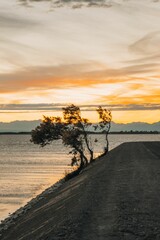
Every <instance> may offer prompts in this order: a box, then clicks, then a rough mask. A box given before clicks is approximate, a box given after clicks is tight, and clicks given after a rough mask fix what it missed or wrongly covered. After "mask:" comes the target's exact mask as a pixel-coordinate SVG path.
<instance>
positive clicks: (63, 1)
mask: <svg viewBox="0 0 160 240" xmlns="http://www.w3.org/2000/svg"><path fill="white" fill-rule="evenodd" d="M125 1H126V2H128V1H130V0H121V2H120V1H116V0H19V2H20V3H21V4H22V5H24V6H30V4H31V3H36V2H49V3H51V4H52V7H53V8H57V7H63V6H66V5H67V6H70V7H72V8H73V9H76V8H81V7H84V6H86V7H111V6H113V5H115V4H118V5H119V4H121V3H122V4H123V3H124V2H125ZM150 1H151V2H155V3H157V2H159V0H150Z"/></svg>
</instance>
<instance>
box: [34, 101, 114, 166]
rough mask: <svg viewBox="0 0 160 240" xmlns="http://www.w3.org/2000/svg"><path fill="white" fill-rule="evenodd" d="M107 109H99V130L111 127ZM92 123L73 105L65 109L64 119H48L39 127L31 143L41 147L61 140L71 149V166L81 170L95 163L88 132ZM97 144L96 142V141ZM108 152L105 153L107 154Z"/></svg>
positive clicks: (45, 118)
mask: <svg viewBox="0 0 160 240" xmlns="http://www.w3.org/2000/svg"><path fill="white" fill-rule="evenodd" d="M106 111H107V110H106V109H102V108H101V107H99V108H98V109H97V112H98V114H99V117H100V120H101V121H100V125H99V128H100V129H101V130H102V129H103V128H104V127H106V126H108V124H109V126H110V122H109V119H108V118H107V117H106V115H107V113H109V112H106ZM90 125H91V123H90V122H89V121H88V119H86V118H82V117H81V111H80V108H79V107H78V106H75V105H74V104H71V105H69V106H67V107H65V108H63V119H62V118H60V117H46V116H44V119H43V121H42V123H41V124H40V125H39V126H37V127H36V128H35V129H34V130H32V133H31V142H33V143H34V144H38V145H40V146H41V147H44V146H46V145H47V144H50V143H51V142H52V141H55V140H58V139H61V140H62V143H63V144H64V145H65V146H69V147H70V148H71V150H70V152H69V153H70V154H72V156H73V157H72V159H71V165H72V166H73V165H76V166H78V167H79V168H80V169H81V168H84V167H85V166H87V164H88V163H89V162H92V161H93V155H94V154H93V149H92V147H91V142H90V140H89V133H88V131H87V129H88V127H89V126H90ZM109 129H110V127H109V128H108V129H107V133H106V134H107V135H106V140H107V147H108V138H107V136H108V132H109ZM95 142H96V141H95ZM107 152H108V148H107V151H105V153H107Z"/></svg>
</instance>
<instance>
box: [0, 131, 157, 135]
mask: <svg viewBox="0 0 160 240" xmlns="http://www.w3.org/2000/svg"><path fill="white" fill-rule="evenodd" d="M89 134H105V133H101V132H90V133H89ZM109 134H133V135H134V134H160V132H158V131H148V132H147V131H121V132H110V133H109ZM0 135H31V132H0Z"/></svg>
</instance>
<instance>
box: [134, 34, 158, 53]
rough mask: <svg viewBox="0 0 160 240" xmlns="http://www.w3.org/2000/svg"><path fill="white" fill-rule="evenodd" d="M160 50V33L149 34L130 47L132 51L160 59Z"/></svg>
mask: <svg viewBox="0 0 160 240" xmlns="http://www.w3.org/2000/svg"><path fill="white" fill-rule="evenodd" d="M159 48H160V31H157V32H152V33H149V34H147V35H145V36H144V37H143V38H141V39H139V40H138V41H136V42H135V43H133V44H131V45H130V46H129V50H130V51H132V52H134V53H138V54H143V55H147V56H148V55H149V56H150V55H151V57H152V55H155V57H156V56H158V57H159V54H157V51H158V49H159Z"/></svg>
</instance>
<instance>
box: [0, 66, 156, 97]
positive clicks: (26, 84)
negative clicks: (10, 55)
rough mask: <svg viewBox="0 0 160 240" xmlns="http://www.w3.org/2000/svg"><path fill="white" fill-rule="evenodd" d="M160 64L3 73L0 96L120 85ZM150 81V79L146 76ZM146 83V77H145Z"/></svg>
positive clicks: (58, 67)
mask: <svg viewBox="0 0 160 240" xmlns="http://www.w3.org/2000/svg"><path fill="white" fill-rule="evenodd" d="M158 66H159V65H158V64H142V65H132V66H128V67H125V68H119V69H112V68H107V69H101V70H96V71H93V70H90V69H92V63H86V64H70V65H69V64H68V65H59V66H46V67H45V66H43V67H42V66H37V67H28V68H24V69H22V70H21V71H17V72H14V73H8V74H7V73H5V74H0V93H10V92H18V91H25V90H27V89H39V90H43V89H44V90H45V89H65V88H71V87H86V86H92V85H96V84H100V83H101V84H110V83H112V84H114V83H115V84H116V83H123V82H127V81H131V80H132V79H134V77H136V75H137V76H138V77H137V79H138V80H139V81H140V80H141V77H140V76H139V74H146V73H149V74H152V72H154V70H155V69H156V68H157V67H158ZM145 79H146V77H145ZM142 80H144V78H143V77H142Z"/></svg>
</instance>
